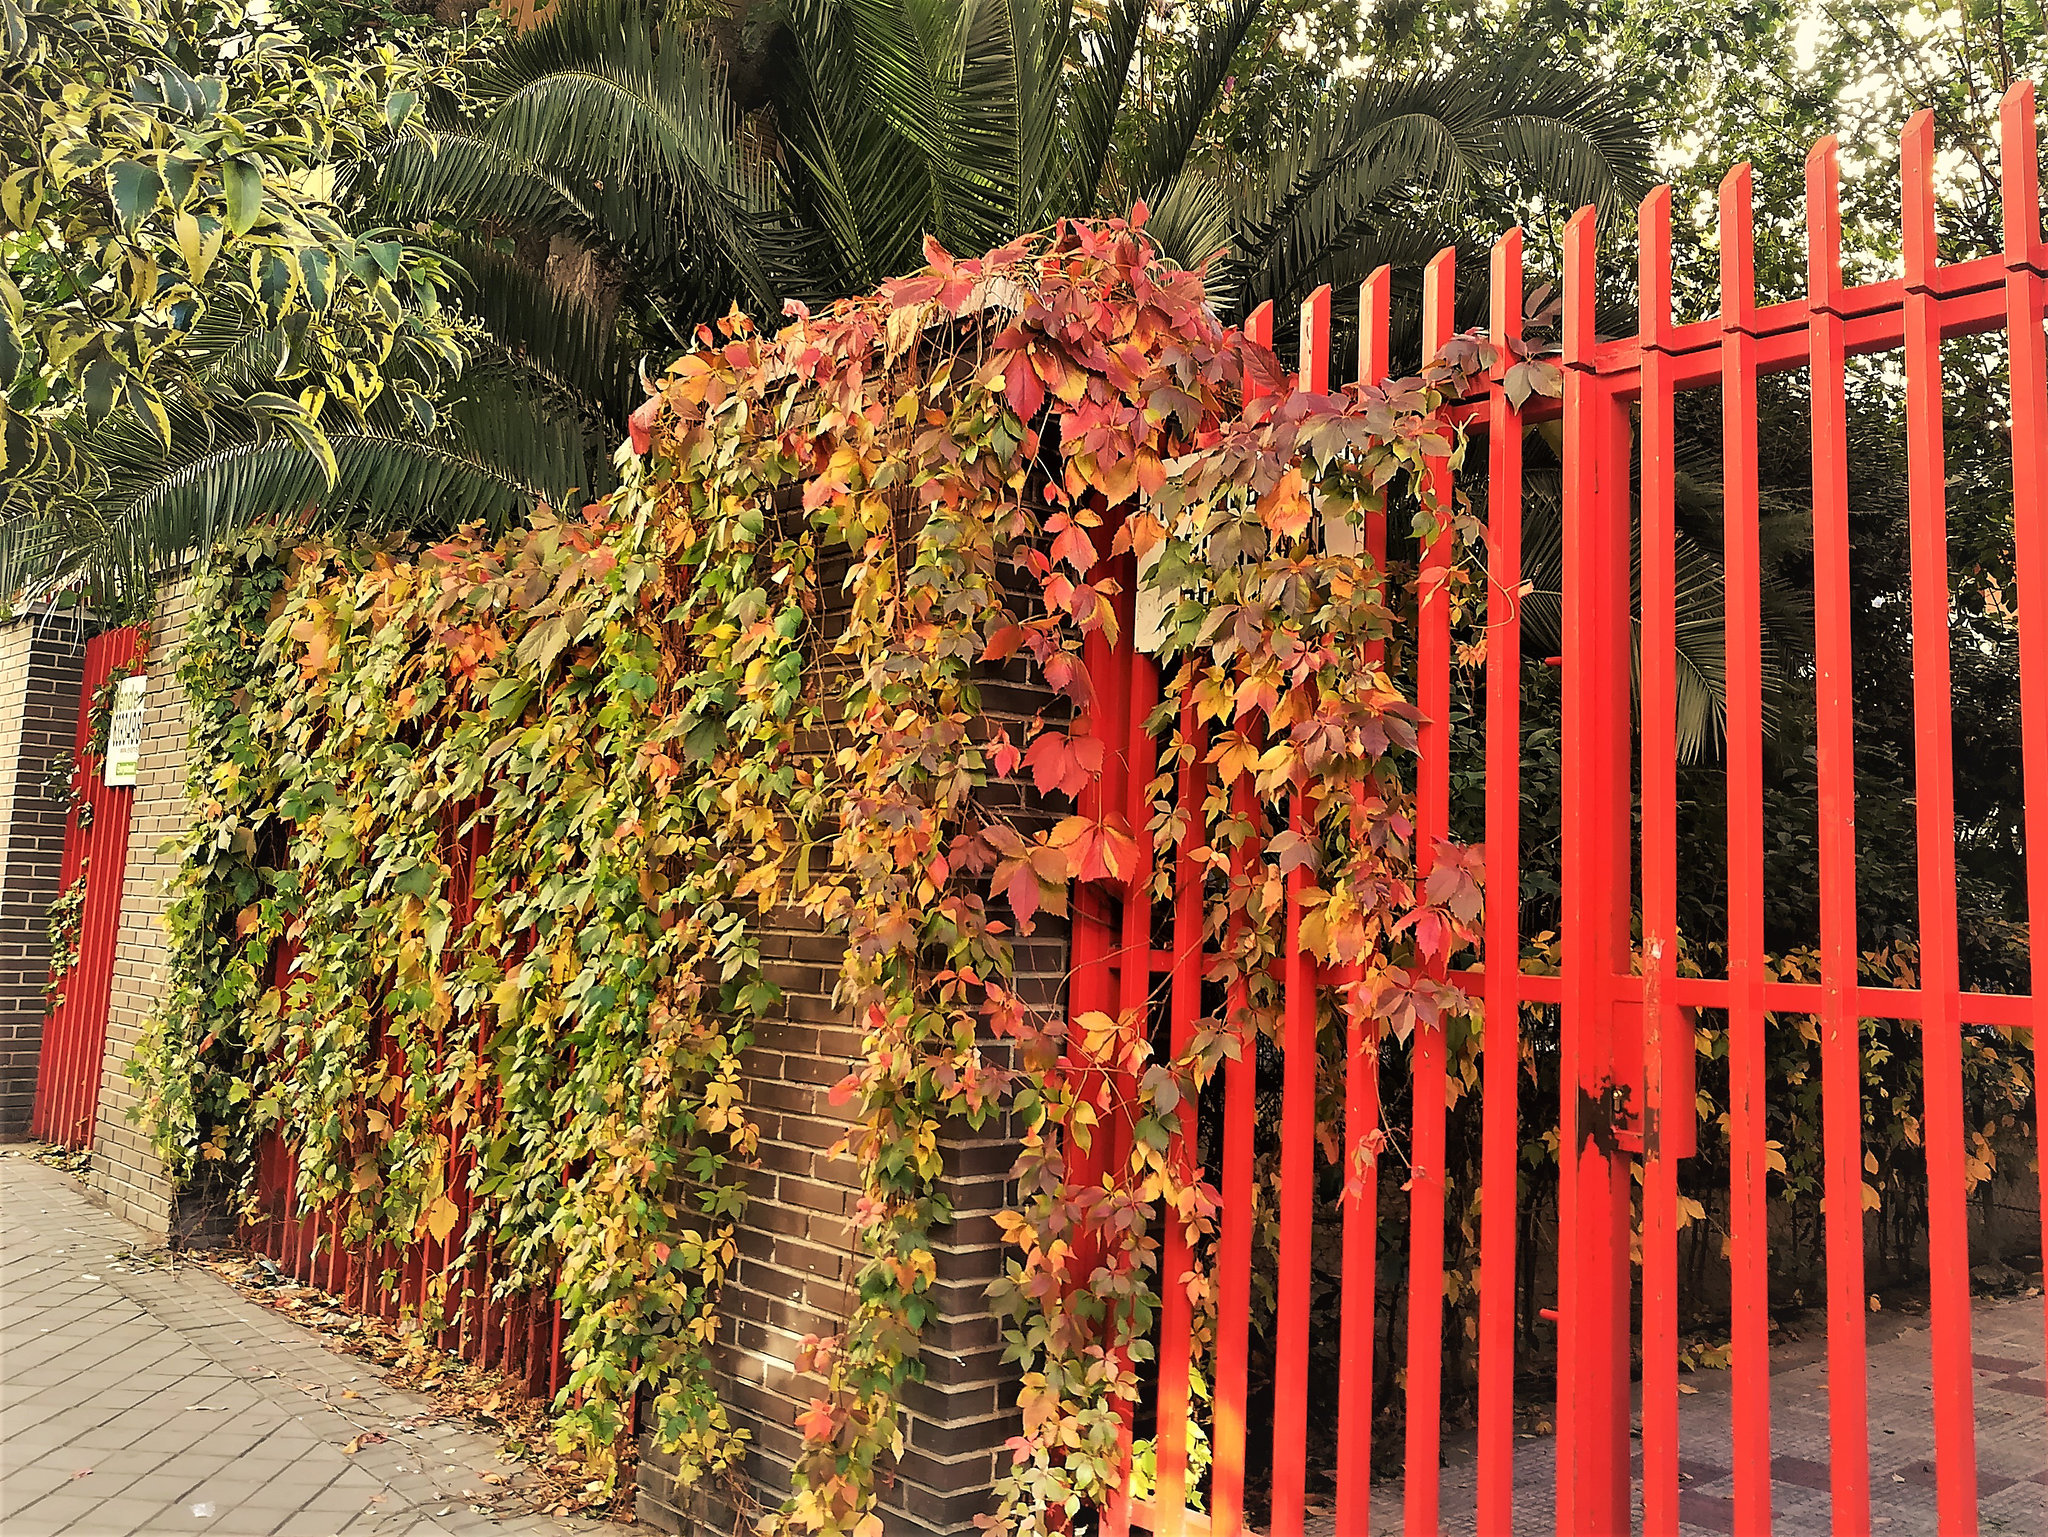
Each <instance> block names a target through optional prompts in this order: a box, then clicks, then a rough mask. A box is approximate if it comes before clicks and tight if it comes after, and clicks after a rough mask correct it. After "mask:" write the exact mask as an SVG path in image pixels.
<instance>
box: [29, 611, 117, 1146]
mask: <svg viewBox="0 0 2048 1537" xmlns="http://www.w3.org/2000/svg"><path fill="white" fill-rule="evenodd" d="M142 641H143V637H142V635H141V632H139V631H137V630H133V629H121V630H108V631H106V632H105V633H103V634H100V635H95V636H94V637H93V638H92V639H91V640H89V641H87V642H86V643H85V678H84V687H83V690H82V692H81V694H80V698H79V706H78V734H77V737H76V740H75V747H76V752H77V759H78V764H79V768H78V772H77V775H76V778H75V781H74V788H75V792H76V798H75V799H74V801H73V802H72V807H71V814H70V817H69V819H68V820H67V821H66V822H65V824H64V861H63V867H62V872H61V881H62V885H61V888H60V890H61V891H62V892H64V893H71V892H75V891H76V890H77V889H78V887H79V884H80V882H83V883H84V901H83V903H82V905H81V906H80V907H79V910H78V930H77V938H76V946H77V948H76V950H75V952H73V953H72V954H69V955H60V956H53V957H52V977H51V986H52V989H53V992H52V1007H51V1010H50V1014H49V1018H48V1019H47V1020H45V1021H44V1024H43V1046H42V1056H41V1058H40V1060H39V1061H38V1063H37V1067H36V1102H35V1110H34V1112H33V1114H32V1117H31V1119H30V1122H29V1129H30V1134H31V1135H33V1136H36V1137H39V1138H41V1139H42V1140H43V1141H45V1142H54V1143H58V1144H60V1145H61V1146H64V1147H68V1148H83V1147H87V1146H89V1145H90V1144H91V1142H92V1134H93V1118H94V1116H95V1114H96V1113H97V1111H98V1109H99V1100H100V1059H101V1056H102V1054H103V1053H104V1052H105V1050H106V1045H107V1008H108V1004H109V1002H110V1000H111V997H112V993H113V986H114V943H115V939H116V937H117V935H118V932H119V929H120V926H121V884H122V877H123V875H124V874H125V872H126V869H127V864H128V816H129V812H130V810H131V809H132V808H133V806H134V804H135V791H134V789H133V788H132V787H123V786H114V785H108V784H106V783H104V782H103V781H102V778H101V768H102V765H101V763H100V762H99V760H98V759H97V758H95V757H93V756H92V755H91V754H90V753H89V752H88V748H89V747H90V746H91V743H92V730H93V715H94V713H95V712H94V702H95V700H96V699H97V698H98V696H99V694H100V691H101V690H102V689H103V688H105V687H106V685H107V684H108V683H109V682H110V681H111V680H112V679H113V677H114V675H115V674H116V672H120V673H123V674H125V673H127V672H128V671H129V669H130V666H131V664H132V663H133V662H134V661H135V658H136V652H137V649H138V647H140V646H141V645H142Z"/></svg>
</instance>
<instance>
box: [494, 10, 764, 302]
mask: <svg viewBox="0 0 2048 1537" xmlns="http://www.w3.org/2000/svg"><path fill="white" fill-rule="evenodd" d="M477 89H478V92H479V94H480V96H482V97H483V98H484V99H485V100H487V101H488V102H490V103H491V108H490V113H489V119H488V123H487V126H486V128H485V130H484V132H485V136H486V137H487V138H488V139H489V140H490V141H491V142H492V143H494V144H495V145H497V146H499V147H500V148H502V149H503V150H505V151H507V152H508V153H509V154H511V155H513V156H516V157H519V158H522V159H525V160H529V161H532V162H534V163H535V164H537V165H540V166H543V167H546V168H548V169H550V170H552V171H553V172H554V173H555V174H557V175H560V176H562V177H563V178H564V179H566V180H568V181H569V182H570V183H571V184H572V185H575V186H576V187H577V188H579V195H583V196H585V197H586V198H587V196H588V192H595V191H598V190H600V189H602V190H608V191H611V192H612V193H614V194H615V195H616V194H618V193H619V192H621V191H622V190H625V189H630V190H631V192H632V193H633V194H634V196H635V197H636V199H638V200H641V201H643V202H644V203H646V204H651V205H654V206H656V207H659V208H660V209H661V222H662V224H664V225H665V227H666V232H667V234H668V235H669V236H670V237H671V238H672V237H674V236H675V235H676V234H677V233H678V232H683V231H687V232H689V235H690V239H691V243H692V246H693V248H694V251H695V252H696V253H697V254H698V256H699V257H700V259H703V260H710V261H716V262H719V263H722V264H724V265H725V266H727V267H729V268H730V270H731V271H732V272H733V274H734V275H735V278H736V280H737V282H738V284H739V286H740V287H741V289H742V290H743V291H744V293H745V295H746V297H747V298H748V299H749V300H750V302H752V303H754V304H755V305H757V306H760V307H762V308H765V309H767V310H770V311H772V310H773V309H775V308H776V307H777V306H778V305H779V303H780V298H781V296H780V293H779V291H778V289H777V286H776V284H775V282H774V280H773V279H772V277H771V275H770V273H769V270H768V267H767V265H766V264H765V263H764V262H763V260H762V258H761V254H760V252H759V250H758V249H757V246H756V235H757V231H756V229H755V227H754V222H753V220H752V219H751V217H750V213H749V208H748V196H747V193H746V183H747V177H746V175H745V173H744V170H743V168H742V166H741V163H740V157H739V155H738V153H737V145H738V141H739V134H738V119H737V115H736V114H735V112H734V110H733V107H732V103H731V99H730V97H729V96H728V94H727V92H726V89H725V80H724V76H723V74H722V72H721V71H720V69H719V67H718V65H717V63H716V62H715V60H714V59H713V58H712V56H711V53H710V51H709V49H708V48H707V47H705V46H703V45H702V44H701V43H699V42H697V41H695V40H693V39H690V38H688V37H679V38H672V39H663V38H661V37H659V36H658V34H657V29H656V28H655V26H654V25H653V24H651V23H650V22H649V21H648V19H647V17H646V14H645V12H644V10H643V9H642V8H641V7H640V6H638V5H637V4H635V3H633V0H573V3H565V4H563V5H561V6H560V7H559V8H558V9H557V10H556V11H555V13H554V15H553V16H552V17H551V18H550V19H549V20H547V21H545V22H543V23H541V24H540V25H539V26H537V27H535V28H533V29H532V30H531V31H529V32H527V33H525V34H524V35H522V36H521V37H519V38H517V39H515V40H514V41H513V42H511V43H510V44H508V45H506V47H505V48H503V49H502V50H500V52H499V53H498V54H497V55H496V56H495V57H494V58H493V59H492V60H491V62H490V64H489V66H488V67H487V68H486V69H485V70H484V71H483V72H482V73H481V74H480V76H479V79H478V82H477ZM582 189H588V192H584V191H583V190H582ZM599 222H602V219H601V218H600V220H599Z"/></svg>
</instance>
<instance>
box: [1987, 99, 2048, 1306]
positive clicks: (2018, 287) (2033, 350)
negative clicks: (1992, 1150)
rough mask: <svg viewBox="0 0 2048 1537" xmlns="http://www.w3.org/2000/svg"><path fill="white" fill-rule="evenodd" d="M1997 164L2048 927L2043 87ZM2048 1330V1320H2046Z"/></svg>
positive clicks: (2040, 1073)
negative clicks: (2039, 128) (2039, 133)
mask: <svg viewBox="0 0 2048 1537" xmlns="http://www.w3.org/2000/svg"><path fill="white" fill-rule="evenodd" d="M1998 148H1999V154H1998V161H1999V173H2000V176H2001V178H2002V179H2003V182H2004V185H2003V188H2002V189H2001V197H2002V199H2003V203H2004V216H2005V341H2006V348H2007V359H2008V363H2009V367H2008V369H2007V376H2008V378H2009V379H2010V381H2011V389H2012V530H2013V566H2014V570H2015V573H2016V575H2017V576H2018V579H2019V615H2020V749H2021V756H2022V761H2023V764H2024V768H2023V773H2024V774H2025V786H2026V793H2025V801H2026V812H2025V816H2026V834H2025V843H2026V850H2027V917H2028V919H2029V920H2030V922H2032V923H2033V924H2034V925H2035V927H2036V930H2037V931H2038V930H2039V929H2040V928H2041V927H2043V926H2048V651H2044V650H2043V649H2042V648H2043V645H2044V643H2048V345H2044V344H2043V340H2042V333H2041V320H2042V316H2043V315H2044V314H2048V280H2044V279H2043V278H2042V277H2041V275H2040V273H2039V272H2037V271H2035V270H2034V269H2033V256H2034V253H2035V247H2036V246H2037V245H2038V244H2039V243H2040V239H2041V201H2040V200H2041V185H2040V174H2041V173H2040V161H2039V159H2038V158H2037V151H2036V148H2035V139H2034V87H2033V85H2032V83H2031V82H2026V81H2022V82H2021V83H2020V84H2018V85H2015V86H2014V87H2013V88H2012V89H2011V90H2009V91H2007V92H2006V93H2005V100H2004V101H2002V102H2000V103H1999V111H1998ZM2028 959H2029V966H2030V984H2029V990H2030V991H2031V993H2032V994H2033V1003H2032V1007H2031V1009H2030V1011H2029V1012H2030V1015H2031V1017H2032V1018H2033V1020H2034V1082H2035V1083H2036V1084H2042V1083H2048V1018H2043V1017H2042V1003H2043V1001H2044V1000H2048V941H2044V942H2038V943H2032V944H2030V945H2029V947H2028ZM2034 1115H2035V1122H2034V1132H2035V1139H2036V1140H2035V1146H2036V1147H2048V1095H2044V1094H2039V1093H2037V1094H2036V1095H2035V1096H2034ZM2036 1162H2037V1164H2038V1168H2037V1173H2038V1176H2039V1184H2040V1190H2041V1215H2042V1224H2041V1231H2042V1232H2044V1233H2048V1160H2038V1159H2037V1160H2036ZM2043 1322H2044V1324H2048V1316H2044V1320H2043Z"/></svg>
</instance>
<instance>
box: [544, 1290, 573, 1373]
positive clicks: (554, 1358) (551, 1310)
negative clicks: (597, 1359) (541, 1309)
mask: <svg viewBox="0 0 2048 1537" xmlns="http://www.w3.org/2000/svg"><path fill="white" fill-rule="evenodd" d="M547 1338H548V1371H547V1383H548V1397H550V1398H553V1397H554V1396H555V1395H556V1394H558V1393H560V1392H561V1391H562V1384H563V1383H564V1382H565V1381H567V1380H568V1372H567V1370H566V1367H567V1363H566V1362H565V1361H564V1360H563V1359H562V1301H561V1299H560V1298H559V1297H557V1298H555V1299H553V1300H552V1301H550V1302H549V1304H548V1333H547Z"/></svg>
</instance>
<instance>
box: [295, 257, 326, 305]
mask: <svg viewBox="0 0 2048 1537" xmlns="http://www.w3.org/2000/svg"><path fill="white" fill-rule="evenodd" d="M333 274H334V262H333V258H331V257H330V256H329V255H328V254H327V253H326V252H325V251H323V250H321V249H319V248H318V247H317V246H309V247H307V248H306V249H305V250H303V251H301V252H299V275H300V277H302V278H303V279H304V280H305V284H306V308H308V309H310V310H312V311H314V312H315V313H316V314H317V313H324V312H325V310H326V309H327V302H328V300H329V299H330V298H331V297H332V296H333V292H334V290H333Z"/></svg>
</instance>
